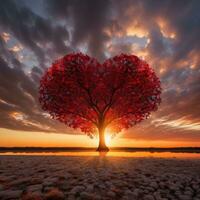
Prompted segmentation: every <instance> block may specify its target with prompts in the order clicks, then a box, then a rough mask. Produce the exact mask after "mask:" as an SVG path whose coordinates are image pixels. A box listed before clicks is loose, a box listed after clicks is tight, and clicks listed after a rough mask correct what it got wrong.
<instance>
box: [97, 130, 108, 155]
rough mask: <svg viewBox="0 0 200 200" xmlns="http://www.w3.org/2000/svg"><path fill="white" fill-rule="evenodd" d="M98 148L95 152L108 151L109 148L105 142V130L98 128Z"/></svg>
mask: <svg viewBox="0 0 200 200" xmlns="http://www.w3.org/2000/svg"><path fill="white" fill-rule="evenodd" d="M98 131H99V146H98V148H97V151H109V148H108V147H107V146H106V142H105V128H104V127H99V128H98Z"/></svg>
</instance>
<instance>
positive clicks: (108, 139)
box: [105, 132, 112, 146]
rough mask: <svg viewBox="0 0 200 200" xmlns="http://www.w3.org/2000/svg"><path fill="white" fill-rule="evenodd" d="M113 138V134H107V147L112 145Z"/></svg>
mask: <svg viewBox="0 0 200 200" xmlns="http://www.w3.org/2000/svg"><path fill="white" fill-rule="evenodd" d="M111 137H112V136H111V134H110V133H109V132H108V133H107V132H106V135H105V142H106V145H107V146H110V144H111V139H112V138H111Z"/></svg>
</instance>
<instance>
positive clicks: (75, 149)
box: [0, 147, 200, 153]
mask: <svg viewBox="0 0 200 200" xmlns="http://www.w3.org/2000/svg"><path fill="white" fill-rule="evenodd" d="M81 151H85V152H86V151H89V152H91V151H96V148H90V147H0V153H6V152H16V153H17V152H27V153H29V152H30V153H34V152H81ZM110 151H121V152H177V153H200V147H174V148H156V147H137V148H134V147H111V148H110Z"/></svg>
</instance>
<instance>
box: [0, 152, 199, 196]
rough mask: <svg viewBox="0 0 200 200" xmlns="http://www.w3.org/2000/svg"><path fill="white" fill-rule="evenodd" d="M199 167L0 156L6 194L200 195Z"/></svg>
mask: <svg viewBox="0 0 200 200" xmlns="http://www.w3.org/2000/svg"><path fill="white" fill-rule="evenodd" d="M19 166H21V168H19ZM199 168H200V160H198V159H196V160H195V159H194V160H192V159H189V160H187V159H167V158H162V159H161V158H143V159H141V158H122V157H121V158H120V157H106V158H105V159H102V158H98V157H90V158H89V157H67V156H52V157H51V156H48V157H44V156H26V157H23V156H0V172H1V174H0V199H1V200H13V199H21V200H65V199H66V200H104V199H105V200H115V199H120V200H121V199H122V200H168V199H173V200H177V199H178V200H200V173H199Z"/></svg>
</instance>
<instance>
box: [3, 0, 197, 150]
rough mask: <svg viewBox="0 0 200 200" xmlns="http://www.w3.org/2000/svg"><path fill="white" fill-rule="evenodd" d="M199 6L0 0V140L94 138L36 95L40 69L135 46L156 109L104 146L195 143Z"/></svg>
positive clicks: (40, 142)
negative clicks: (153, 85) (153, 88)
mask: <svg viewBox="0 0 200 200" xmlns="http://www.w3.org/2000/svg"><path fill="white" fill-rule="evenodd" d="M199 11H200V1H199V0H196V1H195V0H194V1H188V0H176V1H174V0H171V1H170V0H163V1H160V0H122V1H121V0H110V1H109V0H99V1H97V0H68V1H66V0H59V1H57V0H28V1H26V0H16V1H10V0H6V1H1V3H0V146H97V138H96V139H93V140H91V139H90V138H89V137H87V136H85V135H83V134H81V133H80V131H79V130H72V129H70V128H68V127H66V126H65V125H63V124H61V123H59V122H57V121H54V120H52V119H51V118H50V117H49V115H48V114H47V113H44V112H43V111H42V110H41V108H40V105H39V103H38V85H39V80H40V77H41V76H42V74H43V73H44V71H45V69H46V68H48V67H49V66H50V65H51V63H52V62H53V61H54V60H55V59H58V58H60V57H62V56H64V55H65V54H68V53H71V52H80V51H81V52H83V53H86V54H88V55H90V56H93V57H96V58H97V59H98V60H99V61H100V62H103V61H104V60H105V59H107V58H110V57H112V56H114V55H118V54H120V53H128V54H135V55H137V56H138V57H140V58H141V59H144V60H146V61H147V62H148V63H149V64H150V65H151V67H152V68H153V69H154V70H155V72H156V74H157V76H158V77H159V78H160V79H161V85H162V88H163V92H162V103H161V105H160V106H159V109H158V111H156V112H154V113H152V115H151V116H150V118H149V119H147V120H145V121H143V122H142V123H140V124H137V125H136V126H135V127H133V128H131V129H128V130H125V131H123V132H122V133H120V134H118V135H117V136H116V137H115V138H113V139H111V138H109V136H107V139H106V140H107V144H108V146H133V147H138V146H141V147H143V146H145V147H149V146H155V147H175V146H200V103H199V102H200V41H199V40H200V12H199Z"/></svg>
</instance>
